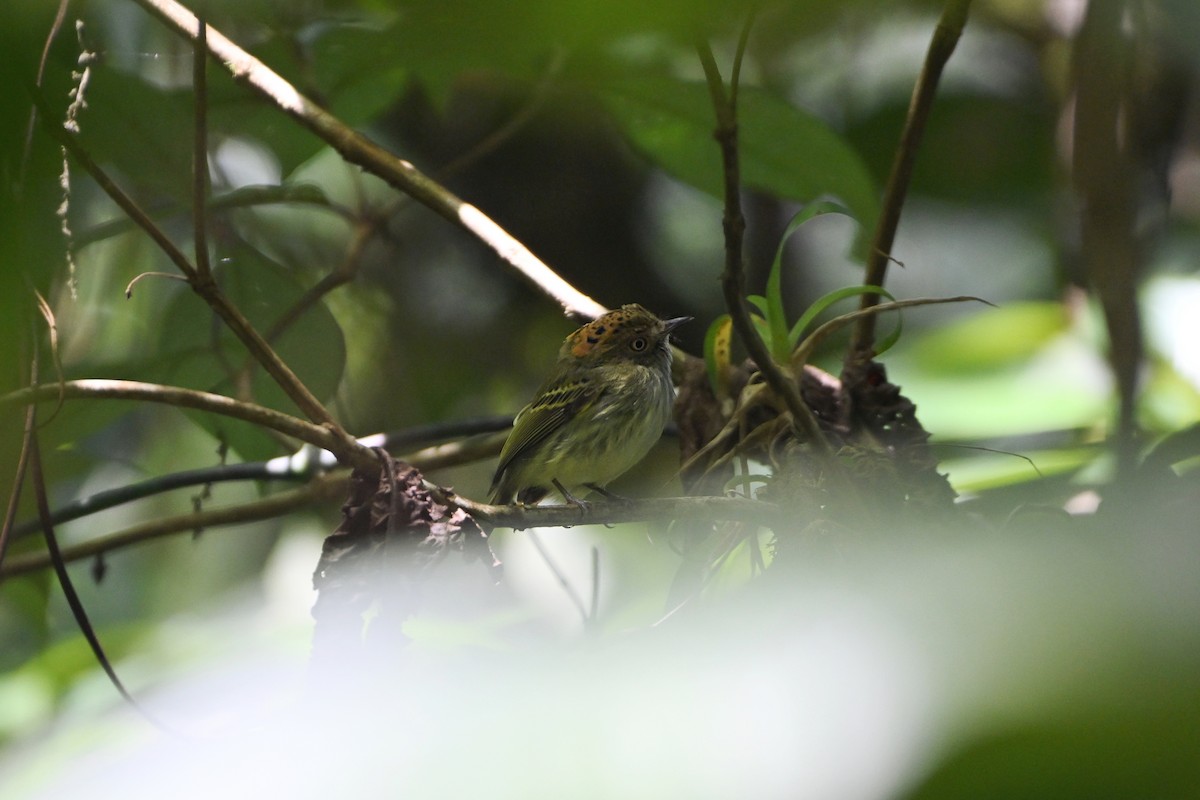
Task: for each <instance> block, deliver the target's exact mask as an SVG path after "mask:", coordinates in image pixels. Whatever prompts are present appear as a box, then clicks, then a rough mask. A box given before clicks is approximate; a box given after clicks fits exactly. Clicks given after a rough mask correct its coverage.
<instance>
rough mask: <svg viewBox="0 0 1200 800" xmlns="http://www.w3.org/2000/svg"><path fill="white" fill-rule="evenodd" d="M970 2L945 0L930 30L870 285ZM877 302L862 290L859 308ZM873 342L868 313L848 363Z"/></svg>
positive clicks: (883, 258)
mask: <svg viewBox="0 0 1200 800" xmlns="http://www.w3.org/2000/svg"><path fill="white" fill-rule="evenodd" d="M970 6H971V0H946V5H945V6H944V7H943V8H942V16H941V18H940V19H938V23H937V28H935V29H934V32H933V38H932V40H931V41H930V42H929V50H928V52H927V53H926V54H925V64H924V65H923V66H922V67H921V74H920V76H919V77H918V78H917V85H916V86H915V87H914V88H913V94H912V99H911V100H910V101H909V105H908V115H907V117H905V120H904V130H903V132H902V133H901V134H900V143H899V144H898V145H897V146H896V155H895V157H894V158H893V159H892V171H891V173H890V174H889V175H888V182H887V188H886V189H885V190H884V193H883V206H882V208H881V209H880V211H879V221H878V222H877V223H876V225H875V234H874V236H873V237H872V238H871V250H870V253H869V255H868V256H867V275H866V278H865V279H864V280H863V283H865V284H867V285H868V286H883V280H884V276H885V275H886V274H887V265H888V260H889V259H890V258H891V255H892V245H893V243H894V242H895V240H896V229H897V228H898V227H899V226H900V211H901V210H902V209H903V208H904V200H905V197H906V196H907V195H908V186H909V183H911V181H912V173H913V165H914V164H915V163H916V160H917V150H918V149H919V148H920V146H921V137H922V136H923V135H924V133H925V123H926V121H928V119H929V112H930V110H931V109H932V108H933V98H934V94H935V93H936V92H937V86H938V81H939V80H940V79H941V76H942V69H943V68H944V67H945V66H946V62H947V61H949V60H950V55H951V54H952V53H953V52H954V48H955V47H956V46H957V45H958V38H959V36H961V35H962V30H963V26H964V25H966V23H967V10H968V9H969V8H970ZM878 302H879V297H878V296H877V295H874V294H864V295H862V299H861V300H860V301H859V308H862V309H866V308H870V307H871V306H873V305H875V304H877V303H878ZM874 346H875V317H874V316H873V315H869V314H868V315H866V316H863V317H862V318H860V319H859V321H858V325H856V326H855V328H854V334H853V336H852V338H851V340H850V347H849V349H848V350H847V352H846V361H847V363H848V364H849V363H854V362H863V361H869V360H870V359H871V356H872V349H873V348H874Z"/></svg>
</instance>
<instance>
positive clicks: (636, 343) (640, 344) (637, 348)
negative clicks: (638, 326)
mask: <svg viewBox="0 0 1200 800" xmlns="http://www.w3.org/2000/svg"><path fill="white" fill-rule="evenodd" d="M649 344H650V343H649V342H648V341H647V340H646V337H645V336H639V337H637V338H636V339H634V340H633V341H632V342H630V343H629V348H630V349H631V350H633V352H635V353H640V352H642V351H643V350H645V349H646V347H647V346H648V345H649Z"/></svg>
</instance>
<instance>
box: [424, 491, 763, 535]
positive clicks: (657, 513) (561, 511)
mask: <svg viewBox="0 0 1200 800" xmlns="http://www.w3.org/2000/svg"><path fill="white" fill-rule="evenodd" d="M431 488H433V489H435V490H437V491H438V492H440V493H441V494H443V495H444V496H445V497H446V500H447V501H448V502H449V503H450V504H452V505H455V506H457V507H458V508H461V509H462V510H463V511H466V512H467V513H468V514H470V515H471V516H472V517H474V518H475V519H476V520H478V521H482V522H487V523H489V524H490V525H492V526H494V527H497V528H513V529H515V530H523V529H525V528H534V527H538V528H543V527H564V528H565V527H571V526H572V525H608V524H613V523H618V522H645V521H647V520H655V519H670V520H687V519H705V520H739V521H752V522H759V523H761V524H763V525H767V526H772V525H776V524H778V522H779V514H780V508H779V506H777V505H775V504H774V503H767V502H764V501H762V500H749V499H747V498H744V497H661V498H654V499H649V500H616V501H612V502H591V503H588V504H586V505H585V506H583V507H580V506H575V505H557V506H523V505H520V504H519V503H517V504H513V505H506V506H494V505H489V504H487V503H476V502H474V501H473V500H468V499H467V498H465V497H460V496H458V495H455V494H454V493H453V492H450V491H449V490H446V489H441V488H439V487H431Z"/></svg>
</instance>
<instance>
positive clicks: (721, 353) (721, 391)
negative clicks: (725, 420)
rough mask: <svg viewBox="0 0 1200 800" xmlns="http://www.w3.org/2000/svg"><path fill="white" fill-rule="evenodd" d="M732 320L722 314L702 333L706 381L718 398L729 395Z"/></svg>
mask: <svg viewBox="0 0 1200 800" xmlns="http://www.w3.org/2000/svg"><path fill="white" fill-rule="evenodd" d="M732 336H733V320H732V319H730V317H729V315H728V314H722V315H721V316H719V317H717V318H716V319H714V320H713V321H712V324H711V325H709V326H708V332H707V333H705V334H704V365H705V366H706V367H707V368H708V383H709V386H711V387H712V390H713V395H714V396H715V397H717V398H718V399H720V398H724V397H727V396H728V395H729V362H730V340H731V338H732Z"/></svg>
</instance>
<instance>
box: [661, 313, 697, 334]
mask: <svg viewBox="0 0 1200 800" xmlns="http://www.w3.org/2000/svg"><path fill="white" fill-rule="evenodd" d="M691 321H692V318H691V317H675V318H674V319H664V320H663V331H664V332H666V333H670V332H671V331H673V330H675V329H676V328H678V327H679V326H680V325H682V324H683V323H685V322H691Z"/></svg>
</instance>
